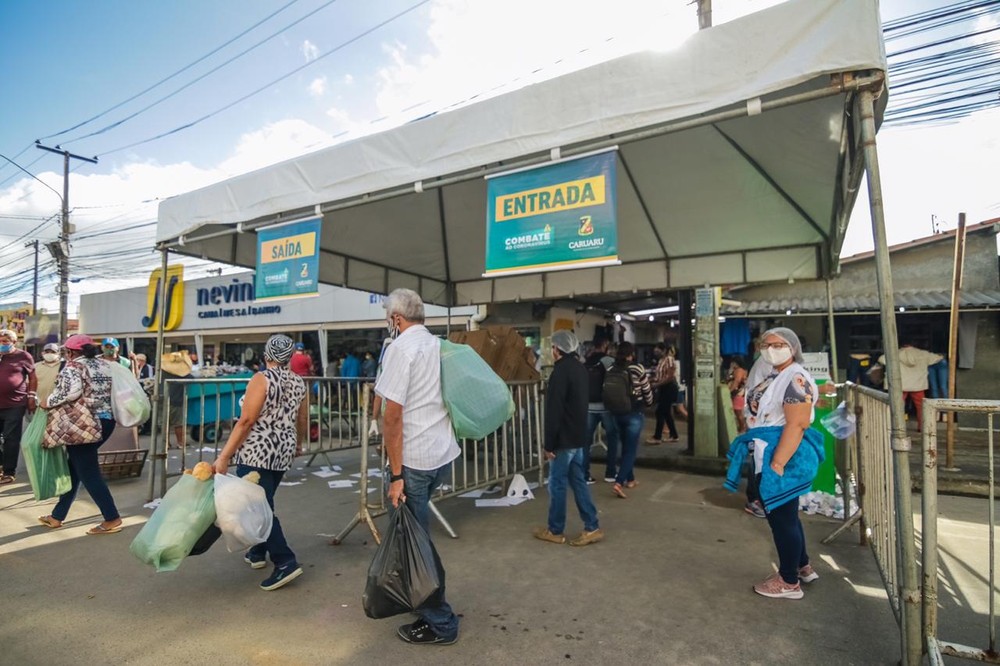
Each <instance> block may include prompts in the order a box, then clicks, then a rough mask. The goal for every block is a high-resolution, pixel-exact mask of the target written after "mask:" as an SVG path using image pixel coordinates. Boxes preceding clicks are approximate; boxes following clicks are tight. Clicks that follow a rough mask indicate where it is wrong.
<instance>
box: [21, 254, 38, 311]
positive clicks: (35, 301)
mask: <svg viewBox="0 0 1000 666" xmlns="http://www.w3.org/2000/svg"><path fill="white" fill-rule="evenodd" d="M32 245H34V246H35V281H34V288H33V289H32V290H31V314H32V316H34V315H37V314H38V239H37V238H36V239H35V240H33V241H28V242H27V243H25V244H24V247H31V246H32Z"/></svg>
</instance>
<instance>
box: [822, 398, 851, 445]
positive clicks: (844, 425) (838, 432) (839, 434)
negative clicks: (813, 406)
mask: <svg viewBox="0 0 1000 666" xmlns="http://www.w3.org/2000/svg"><path fill="white" fill-rule="evenodd" d="M820 423H822V424H823V427H824V428H826V430H827V432H829V433H830V434H831V435H833V436H834V437H836V438H837V439H847V438H848V437H850V436H851V435H853V434H854V430H855V428H856V427H857V419H856V418H855V417H854V414H851V413H850V412H848V411H847V403H844V402H842V403H840V404H839V405H838V406H837V409H835V410H833V411H832V412H830V413H829V414H827V415H826V416H824V417H823V418H822V419H820Z"/></svg>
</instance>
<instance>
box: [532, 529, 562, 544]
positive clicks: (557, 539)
mask: <svg viewBox="0 0 1000 666" xmlns="http://www.w3.org/2000/svg"><path fill="white" fill-rule="evenodd" d="M531 534H532V535H533V536H534V537H535V538H536V539H541V540H542V541H548V542H549V543H566V535H565V534H553V533H552V532H550V531H549V528H547V527H536V528H535V529H534V530H533V531H532V532H531Z"/></svg>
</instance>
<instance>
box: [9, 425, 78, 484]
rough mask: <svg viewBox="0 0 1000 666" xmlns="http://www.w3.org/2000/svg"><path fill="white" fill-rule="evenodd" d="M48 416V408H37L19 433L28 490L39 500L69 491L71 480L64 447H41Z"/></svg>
mask: <svg viewBox="0 0 1000 666" xmlns="http://www.w3.org/2000/svg"><path fill="white" fill-rule="evenodd" d="M48 420H49V416H48V412H46V411H45V410H44V409H36V410H35V415H34V416H32V417H31V422H30V423H28V429H27V430H25V431H24V435H22V436H21V454H22V455H23V456H24V466H25V467H27V468H28V480H29V481H30V482H31V492H33V493H34V494H35V499H36V500H39V501H41V500H45V499H50V498H52V497H59V496H60V495H63V494H65V493H68V492H69V489H70V487H71V486H72V484H73V481H72V480H71V479H70V477H69V463H68V462H67V461H66V448H65V447H63V446H59V447H56V448H54V449H43V448H42V437H43V436H44V435H45V423H46V422H47V421H48Z"/></svg>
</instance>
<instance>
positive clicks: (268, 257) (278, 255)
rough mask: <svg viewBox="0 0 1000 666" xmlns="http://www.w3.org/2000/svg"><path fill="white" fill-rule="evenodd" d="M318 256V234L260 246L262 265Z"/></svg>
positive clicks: (285, 239) (300, 235)
mask: <svg viewBox="0 0 1000 666" xmlns="http://www.w3.org/2000/svg"><path fill="white" fill-rule="evenodd" d="M314 254H316V233H315V232H312V231H310V232H309V233H307V234H299V235H298V236H286V237H285V238H275V239H274V240H269V241H264V242H263V243H261V244H260V263H262V264H270V263H273V262H275V261H285V260H286V259H301V258H303V257H311V256H313V255H314Z"/></svg>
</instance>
